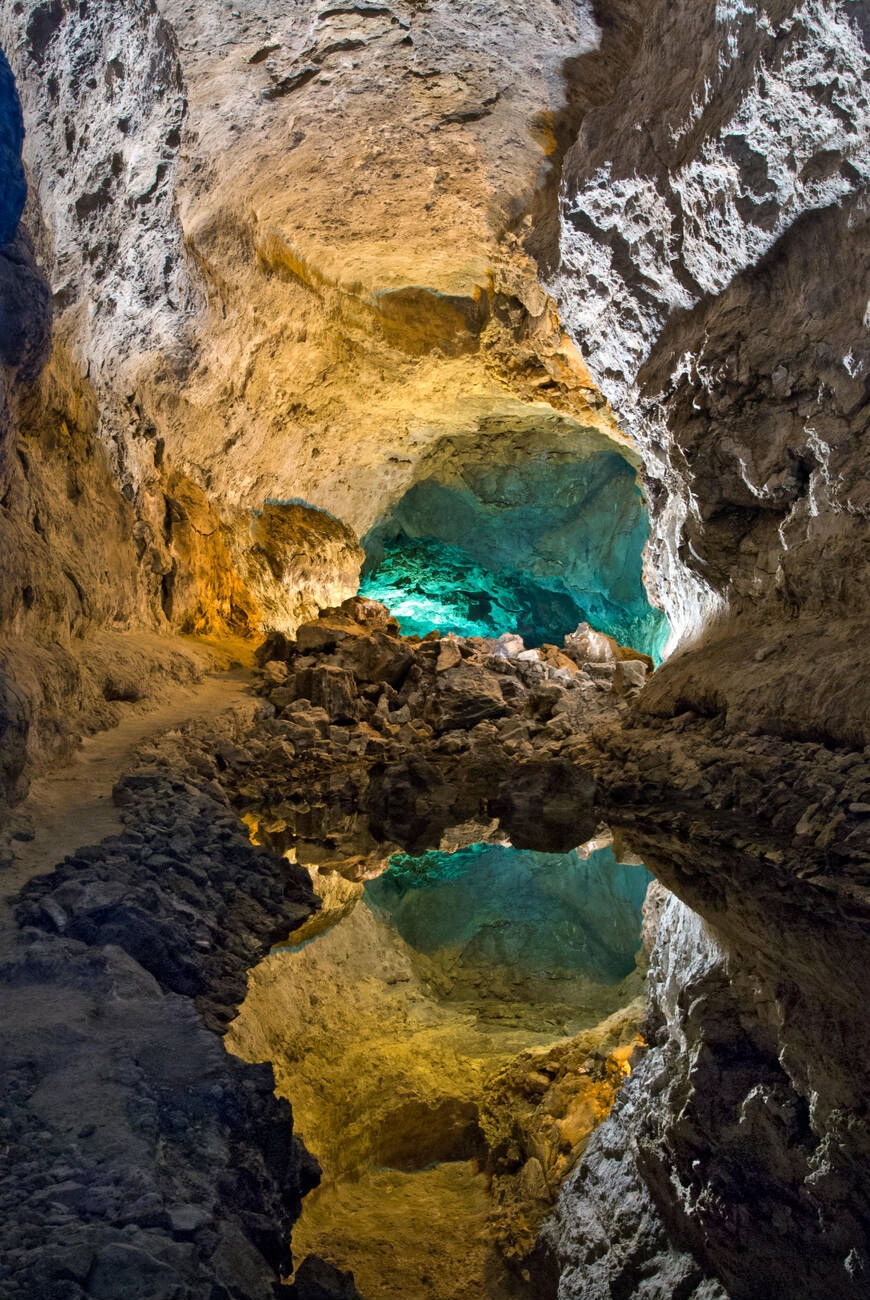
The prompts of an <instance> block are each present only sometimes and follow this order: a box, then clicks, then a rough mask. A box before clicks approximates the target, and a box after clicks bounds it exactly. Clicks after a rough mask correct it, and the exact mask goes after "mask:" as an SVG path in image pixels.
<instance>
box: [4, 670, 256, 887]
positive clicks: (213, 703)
mask: <svg viewBox="0 0 870 1300" xmlns="http://www.w3.org/2000/svg"><path fill="white" fill-rule="evenodd" d="M251 681H252V674H251V671H250V669H248V668H234V669H231V670H229V671H228V672H214V673H206V674H205V676H204V677H203V679H202V681H201V682H200V683H198V684H197V685H195V686H179V687H178V689H177V690H176V691H175V692H174V693H173V694H172V697H171V698H170V699H169V700H167V701H166V702H165V703H163V704H160V705H159V706H158V707H157V708H154V709H151V710H149V711H148V712H146V713H137V714H132V715H131V716H129V717H126V718H124V719H123V720H122V721H121V722H120V723H119V724H118V726H116V727H112V728H111V730H109V731H102V732H99V733H98V734H97V735H95V736H89V737H88V738H86V739H85V740H83V741H82V744H81V747H80V749H79V750H78V751H77V752H76V754H75V755H74V757H73V758H72V759H70V760H69V762H68V763H66V765H65V766H64V767H61V768H58V769H57V770H55V771H54V772H51V773H49V774H47V775H46V776H42V777H38V778H37V779H35V780H34V781H33V783H32V785H31V787H30V793H29V795H28V797H27V799H26V800H25V801H24V802H23V803H21V804H19V805H18V807H17V808H16V810H15V823H16V825H21V826H27V824H28V823H29V824H30V826H31V827H32V830H33V839H30V840H19V839H15V838H13V839H12V841H11V843H10V847H11V850H12V852H13V854H14V862H13V863H12V865H11V866H9V867H7V868H6V869H5V870H3V871H2V873H0V899H3V898H8V897H9V896H10V895H11V894H14V893H16V892H17V891H18V890H19V889H20V888H21V887H22V885H24V884H25V883H26V882H27V881H28V880H30V878H31V877H32V876H38V875H42V874H43V873H44V872H47V871H51V870H52V868H53V867H54V866H56V864H57V863H58V862H60V861H61V860H62V859H63V858H64V857H65V856H66V854H68V853H72V852H73V851H74V850H75V849H77V848H80V847H81V846H82V845H85V844H97V843H99V841H100V840H102V839H103V838H104V837H105V836H106V835H116V834H119V833H120V831H121V830H122V829H123V826H122V823H121V820H120V818H119V816H118V811H117V809H116V808H115V805H114V804H113V803H112V787H113V786H114V784H115V782H116V781H117V780H118V778H119V777H120V776H123V774H124V772H125V771H126V770H128V766H129V763H130V760H131V759H132V755H133V751H134V750H135V749H136V748H137V746H138V745H140V744H141V743H142V742H143V741H144V740H146V739H147V738H148V737H149V736H154V735H157V734H158V733H159V732H162V731H167V730H169V729H170V728H172V727H176V726H179V725H180V724H182V723H184V722H188V721H194V720H201V719H203V718H209V717H217V716H218V715H219V714H221V713H224V712H226V710H228V709H230V708H235V707H240V708H245V709H250V710H253V708H254V707H255V699H254V697H253V696H251V695H250V694H249V687H250V684H251Z"/></svg>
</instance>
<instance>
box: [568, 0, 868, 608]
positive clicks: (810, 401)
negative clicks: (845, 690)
mask: <svg viewBox="0 0 870 1300" xmlns="http://www.w3.org/2000/svg"><path fill="white" fill-rule="evenodd" d="M868 28H870V23H868V12H867V7H866V5H865V4H863V3H856V4H848V5H839V4H834V3H819V2H816V0H812V2H811V3H788V2H786V3H781V4H776V5H775V6H773V7H772V8H771V7H770V6H766V7H765V8H763V9H762V7H761V6H756V5H753V4H748V5H730V4H725V5H716V6H714V5H707V4H704V5H696V4H691V3H686V4H677V5H673V4H663V3H662V4H656V5H653V6H651V7H650V9H649V10H648V13H647V17H646V21H645V24H644V30H643V39H642V41H641V43H640V47H639V49H638V52H637V56H636V58H635V61H634V63H633V65H632V67H631V69H630V71H629V72H628V74H627V76H626V77H625V79H624V80H623V81H622V82H621V83H620V86H619V91H618V93H617V94H616V96H615V97H614V98H613V99H612V100H611V102H610V103H609V104H607V105H606V106H604V107H600V108H598V109H596V110H594V111H592V112H591V113H589V114H588V116H587V117H586V119H585V121H584V124H583V127H582V130H581V132H580V135H579V138H578V139H577V142H576V143H575V145H574V147H573V148H572V150H571V151H570V153H569V155H568V157H567V160H566V165H565V170H564V177H563V195H562V218H563V222H562V263H561V267H560V270H559V272H558V275H557V276H556V277H555V279H554V288H555V293H556V297H557V300H558V301H559V304H560V311H561V313H562V316H563V319H564V320H565V321H566V323H567V324H568V326H569V328H570V331H571V334H572V337H573V338H574V339H575V340H576V341H577V343H578V344H579V346H580V347H581V349H582V351H583V354H584V358H585V359H586V361H587V363H588V365H589V367H590V371H591V373H592V375H593V378H594V379H595V381H596V382H597V383H598V384H599V385H600V386H601V389H602V391H603V392H604V393H605V395H606V396H607V397H608V398H609V399H610V401H611V402H612V403H613V406H614V409H615V410H616V412H617V415H618V417H619V419H620V420H621V422H622V423H623V426H624V427H625V428H626V429H627V430H628V431H630V433H631V434H632V436H633V437H634V439H635V440H636V442H637V445H638V446H639V448H640V449H641V450H642V452H643V455H644V461H645V467H646V468H645V472H646V475H647V480H648V489H649V494H650V499H651V502H652V506H653V513H654V516H655V519H656V528H657V534H658V537H657V543H656V545H655V548H654V552H653V556H652V566H651V567H652V569H653V570H654V572H655V574H656V575H657V577H656V582H657V587H658V591H659V595H660V597H661V599H662V601H663V602H664V604H665V606H666V608H667V610H668V612H669V614H670V616H671V618H672V620H673V622H674V625H675V627H676V629H677V630H678V631H679V632H682V633H693V634H696V633H697V632H698V631H699V630H700V628H701V627H702V626H703V624H704V621H705V620H706V619H708V618H709V617H710V616H711V615H713V614H715V613H717V612H718V613H721V612H722V611H723V610H724V609H725V608H729V609H731V610H732V611H733V612H737V611H741V610H750V611H752V612H753V614H756V615H757V614H758V613H763V614H766V615H768V616H770V617H771V618H773V619H782V618H783V617H790V616H793V615H795V614H798V613H801V614H805V615H813V614H819V613H821V614H824V615H825V616H826V617H829V616H830V613H831V610H832V607H833V605H835V604H836V605H838V606H839V607H840V609H842V608H844V607H851V608H852V609H853V610H854V608H855V598H856V597H859V593H857V592H855V591H849V590H847V589H843V591H842V592H841V591H840V586H839V579H838V580H836V581H835V582H830V581H825V580H821V581H819V580H814V579H813V576H812V575H814V574H818V573H819V570H820V567H821V566H824V569H825V571H826V572H828V571H829V570H830V569H831V568H836V569H837V570H838V571H839V569H840V566H841V561H842V560H844V559H845V556H846V555H851V556H852V557H853V563H852V564H851V565H848V564H845V565H843V568H844V569H845V568H851V571H852V572H856V571H858V570H859V569H860V567H861V566H860V565H855V564H854V556H855V554H856V548H857V554H859V555H861V556H862V558H864V556H863V549H862V548H863V545H864V540H863V518H864V514H863V512H864V505H863V503H862V492H863V488H862V479H863V470H862V465H863V452H862V448H861V442H860V435H861V433H862V431H863V429H864V428H865V426H866V418H867V408H866V390H865V383H866V375H867V372H868V367H870V353H868V339H867V323H866V319H865V308H866V302H867V275H868V263H867V247H868V243H867V234H866V198H865V197H864V196H865V195H866V186H867V180H868V173H870V154H868V150H867V134H866V121H867V112H868V102H867V89H866V85H867V83H866V73H867V68H868V49H867V44H868ZM689 51H691V57H690V58H689V57H687V56H688V52H689ZM844 581H845V582H846V583H847V584H848V582H849V579H848V577H846V576H845V574H844ZM859 601H860V597H859Z"/></svg>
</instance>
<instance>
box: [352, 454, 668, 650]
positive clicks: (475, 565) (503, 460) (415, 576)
mask: <svg viewBox="0 0 870 1300" xmlns="http://www.w3.org/2000/svg"><path fill="white" fill-rule="evenodd" d="M648 536H649V523H648V518H647V511H646V505H645V502H644V500H643V496H642V493H641V491H640V488H639V487H638V483H637V472H636V469H635V468H634V466H632V465H631V464H630V463H629V461H628V460H627V459H626V458H625V456H623V455H622V454H621V452H620V451H619V450H617V449H616V448H615V447H614V445H613V444H612V443H611V444H609V445H606V444H604V440H603V439H596V440H594V441H593V440H591V439H588V438H586V439H583V438H576V439H574V440H573V445H570V444H569V445H564V443H562V444H559V443H556V442H554V441H552V440H550V441H542V440H540V439H538V440H537V444H536V443H535V442H533V443H532V446H531V448H529V447H528V446H527V447H526V448H525V449H524V451H523V452H522V453H521V449H520V448H519V446H518V445H517V444H516V442H514V443H512V442H511V441H510V440H508V441H507V442H506V444H500V445H499V446H498V448H497V449H495V448H493V449H492V450H491V451H487V449H486V448H481V447H475V448H474V449H472V451H471V452H465V453H464V454H463V458H462V459H461V460H459V461H457V459H456V458H455V457H454V458H453V459H452V460H450V461H446V462H444V463H442V464H441V465H440V466H436V467H435V468H434V469H433V472H432V473H430V474H428V475H427V476H426V477H424V478H422V479H421V480H419V481H418V482H416V483H414V484H413V485H412V486H411V487H410V488H409V489H408V491H406V492H405V494H404V495H403V496H402V497H401V498H400V499H399V500H398V501H397V502H396V503H395V504H394V505H393V506H392V508H391V509H390V510H388V511H387V512H386V513H385V515H384V516H383V517H382V518H380V519H379V520H378V521H377V522H376V523H375V524H374V525H373V526H372V527H371V528H370V529H369V531H368V532H367V533H366V535H365V536H364V537H363V539H362V545H363V549H364V550H365V553H366V560H365V564H364V566H363V572H362V581H361V585H360V594H361V595H365V596H368V597H370V598H372V599H375V600H380V601H382V602H383V603H384V604H386V605H387V606H388V607H389V608H390V609H391V610H392V612H393V614H394V615H395V617H396V618H397V619H398V621H399V626H400V627H401V629H402V631H403V632H404V633H405V634H406V635H410V634H416V635H420V636H425V635H426V634H428V633H430V632H432V631H438V632H439V633H441V634H443V633H445V632H452V633H455V634H457V635H459V636H484V637H493V636H496V637H497V636H499V635H500V634H502V633H504V632H514V633H518V634H519V635H520V636H521V637H522V638H523V640H524V642H525V644H526V646H527V647H535V646H541V645H542V644H553V645H557V646H558V645H561V644H562V640H563V638H564V636H565V635H566V634H567V633H569V632H573V631H574V629H575V628H576V627H577V625H578V624H579V623H589V624H590V625H591V626H592V627H593V628H595V629H596V630H597V631H600V632H605V633H607V634H608V635H610V636H612V637H614V638H615V639H616V640H617V641H618V642H620V644H623V645H628V646H631V647H632V648H634V649H636V650H640V651H642V652H643V653H645V654H649V655H650V656H651V657H652V658H653V659H654V660H655V661H656V662H657V663H658V662H660V661H661V657H662V652H663V650H664V646H665V642H666V640H667V636H668V624H667V620H666V618H665V616H664V614H663V613H662V612H661V611H660V610H658V609H656V608H655V607H654V606H652V605H651V603H650V601H649V598H648V595H647V591H646V588H645V585H644V573H643V567H644V548H645V546H646V543H647V539H648Z"/></svg>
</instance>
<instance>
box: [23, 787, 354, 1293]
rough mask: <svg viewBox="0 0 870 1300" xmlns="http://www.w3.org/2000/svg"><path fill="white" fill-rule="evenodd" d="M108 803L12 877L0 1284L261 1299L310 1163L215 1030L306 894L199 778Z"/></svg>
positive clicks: (265, 1080) (274, 1276) (306, 908)
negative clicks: (114, 828) (78, 831)
mask: <svg viewBox="0 0 870 1300" xmlns="http://www.w3.org/2000/svg"><path fill="white" fill-rule="evenodd" d="M116 798H117V800H118V802H119V803H120V804H121V806H122V810H123V816H124V820H125V821H126V829H125V831H124V832H123V834H121V835H119V836H116V837H112V838H110V839H107V840H105V841H103V843H102V844H100V845H99V846H97V847H95V848H89V849H81V850H78V851H77V852H76V854H75V855H73V856H71V857H69V858H67V859H66V860H65V861H64V862H63V863H61V864H60V866H59V867H58V868H57V870H56V871H55V872H54V873H53V874H52V875H49V876H44V877H41V878H39V879H36V880H34V881H33V882H32V883H31V884H30V885H29V886H27V887H26V888H25V889H24V891H23V892H22V894H21V896H20V898H19V900H18V903H17V906H16V908H15V913H16V918H17V921H18V924H19V927H20V929H19V930H18V932H17V934H15V935H14V938H13V939H12V941H11V942H10V943H9V944H7V945H6V955H5V957H4V959H3V963H2V967H0V978H2V981H3V991H4V1020H3V1029H2V1033H0V1040H2V1041H0V1057H2V1072H3V1099H2V1119H0V1128H2V1133H3V1137H4V1142H3V1157H2V1159H3V1170H2V1174H0V1188H2V1191H0V1197H2V1226H0V1258H2V1265H0V1295H2V1296H3V1297H4V1298H5V1297H9V1300H13V1298H14V1300H18V1298H19V1297H20V1298H21V1300H24V1298H25V1297H26V1298H27V1300H33V1297H35V1296H39V1297H41V1300H84V1297H90V1298H91V1300H125V1298H126V1300H145V1297H158V1296H159V1297H161V1300H164V1298H166V1297H169V1296H172V1297H173V1298H174V1300H194V1297H195V1298H196V1300H199V1297H203V1296H208V1297H209V1298H210V1300H229V1297H246V1298H247V1297H255V1298H256V1300H260V1298H261V1297H262V1300H266V1297H273V1296H274V1295H275V1294H276V1290H277V1289H279V1282H278V1278H279V1275H280V1274H281V1273H282V1272H287V1271H288V1270H289V1267H290V1256H289V1249H288V1243H289V1234H290V1228H291V1225H292V1223H293V1222H294V1221H295V1219H296V1218H297V1217H298V1214H299V1209H300V1198H301V1196H302V1194H303V1193H304V1192H305V1191H306V1190H307V1189H308V1188H310V1187H312V1186H313V1185H314V1184H315V1183H316V1182H317V1180H318V1177H319V1171H318V1169H317V1165H316V1162H315V1161H314V1160H313V1159H312V1158H311V1157H310V1156H309V1155H308V1154H307V1153H306V1152H305V1150H304V1148H302V1146H301V1145H300V1144H299V1143H298V1142H297V1141H296V1139H295V1138H294V1137H293V1127H292V1117H291V1113H290V1108H289V1106H288V1105H287V1103H286V1102H284V1101H281V1100H278V1099H277V1098H276V1097H275V1095H274V1093H273V1087H274V1079H273V1076H272V1071H271V1069H270V1068H269V1067H268V1066H250V1065H245V1064H243V1063H242V1062H241V1061H239V1060H237V1059H236V1058H234V1057H232V1056H229V1055H228V1054H227V1052H226V1051H225V1050H224V1047H223V1044H222V1042H221V1040H220V1038H219V1037H218V1036H217V1035H216V1033H215V1032H212V1031H213V1030H218V1031H220V1030H221V1029H222V1028H223V1027H224V1025H225V1024H226V1021H227V1020H228V1019H229V1017H230V1016H231V1015H232V1014H234V1008H235V1006H236V1005H237V1003H238V1002H239V1001H240V1000H241V998H242V997H243V996H244V989H245V972H246V970H247V968H248V967H249V966H251V965H252V964H254V963H255V962H256V961H258V960H259V959H260V957H262V955H263V954H264V953H265V952H266V951H267V950H268V948H269V945H270V944H271V943H273V942H275V941H276V940H278V939H280V938H283V937H284V936H286V934H287V933H288V932H289V931H290V930H291V929H293V927H294V926H295V925H297V924H298V923H299V921H300V920H301V919H303V918H305V917H307V916H308V915H310V914H311V912H312V911H313V910H314V908H315V907H316V906H317V900H316V899H315V898H314V896H313V894H312V892H311V889H310V886H309V883H308V878H307V876H306V875H305V873H304V872H302V871H300V870H299V869H298V868H295V867H293V866H291V865H290V864H289V863H287V862H286V861H285V860H283V859H281V858H276V857H275V856H274V855H272V854H271V853H269V852H267V851H266V850H264V849H261V848H256V847H254V846H252V845H251V844H250V842H249V840H248V838H247V835H246V833H245V830H244V827H243V826H242V825H241V824H240V823H239V821H238V818H237V817H236V816H234V815H233V813H232V812H231V811H230V810H229V809H228V807H227V804H226V798H225V796H224V794H223V792H222V791H221V790H220V788H219V787H218V786H216V785H215V784H213V783H209V782H207V781H199V782H195V781H191V780H189V779H185V780H179V779H173V778H172V777H171V776H170V775H168V774H153V775H135V776H132V777H129V778H127V779H126V780H123V781H122V782H121V783H120V785H119V786H118V787H117V789H116ZM309 1274H312V1278H313V1280H312V1278H309V1281H310V1283H311V1286H315V1284H316V1283H317V1276H318V1266H317V1265H316V1263H315V1264H312V1265H309V1266H308V1268H307V1270H306V1272H305V1273H303V1275H302V1278H301V1282H300V1288H301V1289H300V1290H299V1292H298V1294H300V1295H309V1296H315V1295H321V1294H325V1293H324V1292H323V1291H318V1290H317V1289H316V1286H315V1289H314V1290H310V1289H309V1290H308V1291H305V1290H304V1286H305V1278H306V1276H308V1275H309ZM321 1280H322V1279H321ZM334 1280H335V1279H333V1282H334ZM317 1284H318V1285H319V1283H317ZM280 1290H281V1291H282V1293H284V1289H283V1288H280ZM291 1294H293V1293H292V1292H291ZM330 1294H332V1293H331V1292H330ZM344 1294H351V1292H348V1291H347V1290H346V1289H345V1292H344Z"/></svg>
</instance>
